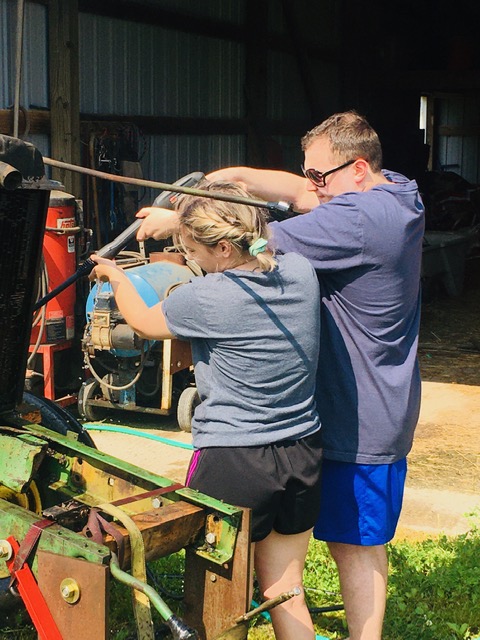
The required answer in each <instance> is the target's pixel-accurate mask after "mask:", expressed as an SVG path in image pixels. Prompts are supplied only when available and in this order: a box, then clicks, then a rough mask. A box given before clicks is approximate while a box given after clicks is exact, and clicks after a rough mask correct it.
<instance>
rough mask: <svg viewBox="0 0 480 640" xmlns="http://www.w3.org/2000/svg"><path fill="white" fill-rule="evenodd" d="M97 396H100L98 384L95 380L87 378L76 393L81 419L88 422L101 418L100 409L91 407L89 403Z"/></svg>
mask: <svg viewBox="0 0 480 640" xmlns="http://www.w3.org/2000/svg"><path fill="white" fill-rule="evenodd" d="M97 395H99V396H101V395H102V392H101V389H100V384H99V382H98V381H97V380H95V378H89V379H88V380H87V381H86V382H84V383H83V384H82V386H81V387H80V391H79V392H78V412H79V413H80V415H81V416H82V418H85V420H89V421H90V422H95V421H96V420H100V419H101V417H102V413H101V412H102V409H101V408H98V407H94V406H92V405H91V404H90V402H89V401H90V400H91V399H92V398H94V397H95V396H97Z"/></svg>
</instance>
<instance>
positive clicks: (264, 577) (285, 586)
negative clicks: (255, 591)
mask: <svg viewBox="0 0 480 640" xmlns="http://www.w3.org/2000/svg"><path fill="white" fill-rule="evenodd" d="M310 534H311V530H309V531H305V532H304V533H298V534H295V535H291V536H284V535H281V534H280V533H277V532H275V531H272V533H270V535H268V536H267V537H266V538H265V539H264V540H262V541H261V542H257V543H255V571H256V575H257V579H258V582H259V585H260V590H261V592H262V593H263V595H264V597H265V598H274V597H275V596H278V595H279V594H280V593H283V592H284V591H290V590H291V589H293V588H294V587H300V588H301V590H302V592H301V594H300V595H298V596H294V597H293V598H291V599H290V600H287V602H284V603H283V604H281V605H279V606H277V607H275V608H274V609H272V610H271V611H270V615H271V616H272V623H273V629H274V632H275V638H276V640H292V639H293V640H313V638H314V636H315V633H314V631H313V623H312V619H311V617H310V613H309V611H308V608H307V605H306V603H305V598H304V594H303V568H304V564H305V556H306V555H307V548H308V541H309V540H310Z"/></svg>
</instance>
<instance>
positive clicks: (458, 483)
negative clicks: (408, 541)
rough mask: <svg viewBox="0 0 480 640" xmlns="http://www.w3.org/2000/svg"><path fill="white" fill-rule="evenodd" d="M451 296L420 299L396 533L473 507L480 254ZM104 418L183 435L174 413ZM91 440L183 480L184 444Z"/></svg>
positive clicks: (97, 435)
mask: <svg viewBox="0 0 480 640" xmlns="http://www.w3.org/2000/svg"><path fill="white" fill-rule="evenodd" d="M469 267H470V269H469V270H468V271H467V274H466V280H465V289H464V291H463V293H462V294H461V295H460V296H459V297H457V298H451V297H448V296H447V295H446V294H445V293H444V292H443V291H442V290H441V289H439V290H438V291H437V293H436V294H435V295H433V296H432V297H431V298H430V299H429V300H428V301H427V302H424V303H423V305H422V325H421V335H420V346H419V360H420V367H421V371H422V379H423V391H422V408H421V414H420V420H419V424H418V427H417V432H416V437H415V442H414V446H413V450H412V452H411V454H410V456H409V472H408V480H407V486H406V492H405V501H404V508H403V512H402V516H401V519H400V524H399V528H398V532H397V537H413V538H416V537H423V536H425V535H434V534H437V533H442V532H444V533H448V534H452V535H455V534H459V533H463V532H465V531H467V530H468V528H469V526H470V520H469V518H468V517H467V516H466V514H468V513H470V512H472V511H473V510H474V509H476V508H478V509H479V510H480V261H478V260H476V261H472V263H471V264H470V265H469ZM108 420H109V422H116V423H117V424H123V425H130V426H134V427H135V429H136V430H138V433H139V434H140V433H141V432H142V431H143V432H146V433H149V434H153V435H159V436H161V437H163V438H167V439H169V440H172V441H174V442H182V443H187V444H188V443H190V442H191V437H190V435H189V434H185V433H183V432H181V431H179V429H178V427H177V425H176V423H175V420H174V418H158V417H157V418H155V419H152V418H150V419H147V420H145V418H142V419H141V420H139V419H138V418H136V417H135V416H134V415H133V414H130V415H129V414H127V412H124V413H122V414H121V415H120V416H118V415H117V416H116V417H115V418H113V417H112V416H109V418H108ZM91 434H92V436H93V438H94V440H95V442H96V444H97V446H98V447H99V448H100V449H102V450H104V451H106V452H108V453H110V454H112V455H115V456H117V457H119V458H122V459H124V460H127V461H128V462H131V463H133V464H136V465H138V466H141V467H144V468H146V469H149V470H151V471H154V472H156V473H159V474H160V475H163V476H166V477H168V478H171V479H172V480H176V481H180V482H182V481H183V480H184V478H185V471H186V468H187V465H188V460H189V459H190V454H191V452H190V451H189V450H187V449H182V448H178V447H176V446H170V445H166V444H163V443H160V442H155V441H152V440H149V439H145V438H142V437H139V436H131V435H121V434H112V433H105V432H97V431H92V432H91Z"/></svg>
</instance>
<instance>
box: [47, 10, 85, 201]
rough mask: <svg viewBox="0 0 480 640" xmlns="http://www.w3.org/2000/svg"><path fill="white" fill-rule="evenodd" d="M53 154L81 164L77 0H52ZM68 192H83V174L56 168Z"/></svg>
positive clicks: (50, 12)
mask: <svg viewBox="0 0 480 640" xmlns="http://www.w3.org/2000/svg"><path fill="white" fill-rule="evenodd" d="M48 11H49V20H48V21H49V68H50V117H51V149H52V151H51V155H52V157H53V158H54V159H55V160H61V161H62V162H68V163H70V164H80V106H79V63H78V0H49V2H48ZM52 178H53V179H55V180H60V182H62V184H64V185H65V189H66V191H67V192H68V193H72V194H73V195H75V196H76V197H79V196H80V195H81V179H80V174H78V173H73V172H71V171H65V170H63V169H53V170H52Z"/></svg>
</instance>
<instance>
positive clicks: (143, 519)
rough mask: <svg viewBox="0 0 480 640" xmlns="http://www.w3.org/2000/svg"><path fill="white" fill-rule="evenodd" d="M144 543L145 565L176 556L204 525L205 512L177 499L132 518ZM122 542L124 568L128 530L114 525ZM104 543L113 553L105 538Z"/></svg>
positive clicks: (127, 561) (109, 540)
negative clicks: (171, 555) (152, 561)
mask: <svg viewBox="0 0 480 640" xmlns="http://www.w3.org/2000/svg"><path fill="white" fill-rule="evenodd" d="M132 520H133V521H134V522H135V524H136V525H137V527H138V528H139V529H140V532H141V534H142V538H143V542H144V544H145V557H146V560H147V562H149V561H150V560H156V559H157V558H163V557H164V556H167V555H170V554H171V553H176V552H177V551H180V549H183V548H184V547H185V546H187V545H189V544H191V543H192V542H193V541H194V540H195V538H196V536H197V535H198V533H199V531H200V530H201V529H202V527H203V526H204V524H205V510H204V509H202V508H201V507H196V506H195V505H193V504H190V503H189V502H183V501H182V500H179V501H178V502H174V503H172V504H167V505H165V506H163V507H160V508H159V509H152V510H151V511H145V512H142V513H139V514H138V515H134V516H132ZM115 526H116V528H117V529H118V531H119V532H120V534H121V535H122V538H123V541H124V565H125V566H130V559H131V551H130V538H129V535H128V531H127V530H126V529H125V528H124V527H122V525H121V524H118V523H115ZM104 544H105V545H106V546H107V547H108V548H109V549H111V550H112V551H115V552H117V544H116V542H115V540H114V539H113V537H112V536H110V535H107V536H106V538H105V542H104Z"/></svg>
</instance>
